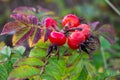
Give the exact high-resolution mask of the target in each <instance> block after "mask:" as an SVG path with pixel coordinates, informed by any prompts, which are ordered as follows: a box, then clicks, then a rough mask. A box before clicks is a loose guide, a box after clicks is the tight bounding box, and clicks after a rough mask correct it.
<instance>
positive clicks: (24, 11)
mask: <svg viewBox="0 0 120 80" xmlns="http://www.w3.org/2000/svg"><path fill="white" fill-rule="evenodd" d="M35 12H36V9H35V8H33V7H25V6H23V7H18V8H15V9H14V10H13V13H22V14H34V13H35Z"/></svg>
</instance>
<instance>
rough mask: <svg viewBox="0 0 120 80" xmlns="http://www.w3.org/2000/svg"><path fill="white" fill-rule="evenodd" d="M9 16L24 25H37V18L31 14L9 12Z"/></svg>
mask: <svg viewBox="0 0 120 80" xmlns="http://www.w3.org/2000/svg"><path fill="white" fill-rule="evenodd" d="M10 17H11V18H13V19H15V20H17V21H19V22H22V23H24V24H26V25H30V24H34V25H38V23H39V20H38V18H37V17H36V16H33V15H24V14H11V15H10Z"/></svg>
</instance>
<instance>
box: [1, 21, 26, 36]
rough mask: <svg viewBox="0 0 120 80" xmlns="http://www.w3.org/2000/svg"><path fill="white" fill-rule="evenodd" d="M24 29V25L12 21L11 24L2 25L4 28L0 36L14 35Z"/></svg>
mask: <svg viewBox="0 0 120 80" xmlns="http://www.w3.org/2000/svg"><path fill="white" fill-rule="evenodd" d="M23 27H25V25H24V24H22V23H20V22H18V21H12V22H8V23H6V24H5V25H4V28H3V30H2V32H1V35H4V34H11V33H12V34H13V33H15V32H16V31H18V30H19V29H21V28H23Z"/></svg>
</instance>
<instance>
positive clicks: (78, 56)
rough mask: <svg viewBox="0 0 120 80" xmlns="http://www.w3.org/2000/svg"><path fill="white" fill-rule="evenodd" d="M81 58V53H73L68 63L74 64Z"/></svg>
mask: <svg viewBox="0 0 120 80" xmlns="http://www.w3.org/2000/svg"><path fill="white" fill-rule="evenodd" d="M79 59H80V54H77V53H73V55H71V56H70V57H69V59H68V62H67V65H73V64H74V63H75V62H76V61H78V60H79Z"/></svg>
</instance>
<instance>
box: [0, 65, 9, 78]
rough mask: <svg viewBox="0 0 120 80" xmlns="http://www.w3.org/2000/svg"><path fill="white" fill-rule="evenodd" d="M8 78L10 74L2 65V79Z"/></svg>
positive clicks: (0, 66)
mask: <svg viewBox="0 0 120 80" xmlns="http://www.w3.org/2000/svg"><path fill="white" fill-rule="evenodd" d="M7 77H8V72H7V70H6V68H5V67H4V66H3V65H2V64H0V79H1V80H7Z"/></svg>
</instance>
